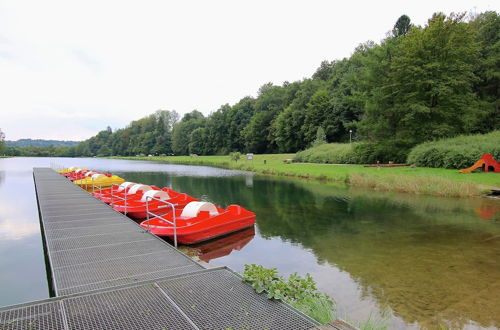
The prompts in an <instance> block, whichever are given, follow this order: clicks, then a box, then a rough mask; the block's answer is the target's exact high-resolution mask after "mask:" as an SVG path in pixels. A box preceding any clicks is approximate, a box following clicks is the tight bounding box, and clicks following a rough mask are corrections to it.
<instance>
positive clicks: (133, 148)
mask: <svg viewBox="0 0 500 330" xmlns="http://www.w3.org/2000/svg"><path fill="white" fill-rule="evenodd" d="M332 42H333V41H332ZM499 67H500V18H499V16H498V13H497V12H495V11H489V12H484V13H480V14H475V15H472V14H466V13H461V14H450V15H448V16H446V15H444V14H442V13H436V14H434V15H433V16H432V17H431V18H430V19H429V20H428V22H427V24H425V26H415V25H413V24H412V23H411V19H410V18H409V17H408V16H406V15H403V16H401V17H400V18H399V19H398V20H397V22H396V23H395V24H394V28H393V29H392V31H391V32H389V33H388V34H387V37H386V38H385V39H384V40H382V41H380V43H375V42H372V41H368V42H366V43H363V44H361V45H359V46H358V47H357V48H356V49H355V50H354V51H353V53H352V55H351V56H350V57H349V58H344V59H340V60H333V61H323V62H322V63H321V64H320V66H319V68H318V69H317V70H316V72H314V73H313V74H312V76H311V77H310V78H306V79H303V80H301V81H295V82H284V83H283V84H282V85H279V86H278V85H274V84H272V83H266V84H264V85H262V86H261V87H260V88H259V89H258V93H257V96H256V97H251V96H246V97H243V98H242V99H241V100H240V101H238V102H237V103H236V104H233V105H230V104H224V105H222V106H220V108H219V109H217V110H215V111H213V112H211V113H210V114H209V115H208V116H204V115H203V114H202V113H201V112H199V111H197V110H193V111H191V112H189V113H186V114H185V115H184V116H182V118H180V116H179V114H178V113H177V112H176V111H174V110H161V111H157V112H155V113H154V114H151V115H149V116H147V117H144V118H142V119H139V120H136V121H133V122H131V123H130V124H129V125H128V126H127V127H125V128H122V129H118V130H115V131H113V130H112V129H111V128H109V127H108V128H107V129H106V130H103V131H101V132H99V133H98V134H97V135H96V136H94V137H92V138H90V139H88V140H86V141H83V142H81V143H80V144H78V145H76V146H72V147H52V149H51V150H49V151H48V152H49V153H53V154H49V155H57V156H135V155H149V154H152V155H169V154H175V155H188V154H198V155H222V154H228V153H230V152H234V151H239V152H253V153H259V154H261V153H295V152H297V151H300V150H304V149H307V148H309V147H310V146H311V145H312V143H313V142H314V141H315V140H316V138H317V136H318V134H319V135H323V136H324V139H325V140H326V142H338V143H342V142H350V138H351V137H352V141H353V142H355V141H363V142H365V143H367V144H370V145H372V146H373V147H371V148H368V149H367V150H378V153H379V154H386V155H387V158H394V155H397V157H400V158H401V157H406V155H407V154H408V152H409V151H410V149H411V148H412V147H414V146H416V145H418V144H420V143H424V142H428V141H435V140H439V139H443V138H450V137H455V136H458V135H463V134H476V133H488V132H491V131H494V130H497V129H499V128H500V110H499V105H500V102H499V97H498V96H499V91H500V85H499V81H500V72H499ZM194 97H196V96H194ZM381 150H382V152H381ZM45 151H47V150H45ZM5 152H6V153H7V154H8V153H16V152H17V153H18V154H20V155H22V154H23V152H24V151H23V150H22V149H19V148H17V149H16V148H12V147H10V148H6V151H5ZM26 152H28V150H26ZM29 152H31V153H33V152H35V151H34V149H33V148H32V150H30V151H29Z"/></svg>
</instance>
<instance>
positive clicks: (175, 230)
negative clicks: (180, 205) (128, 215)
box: [146, 196, 177, 248]
mask: <svg viewBox="0 0 500 330" xmlns="http://www.w3.org/2000/svg"><path fill="white" fill-rule="evenodd" d="M152 200H155V201H158V202H160V203H163V204H166V205H168V206H170V207H171V208H172V221H169V220H167V219H165V218H164V217H162V215H160V214H155V213H153V212H151V211H150V210H149V202H150V201H152ZM150 215H151V216H154V217H156V218H158V219H160V220H162V221H165V222H166V223H168V224H170V225H172V226H173V228H174V246H175V248H177V220H176V216H175V205H174V204H172V203H170V202H167V201H164V200H161V199H159V198H155V197H151V196H147V197H146V223H147V224H148V231H149V232H151V229H150V228H149V226H150V224H149V219H150V217H149V216H150Z"/></svg>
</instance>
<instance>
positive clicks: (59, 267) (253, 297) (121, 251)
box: [0, 168, 317, 329]
mask: <svg viewBox="0 0 500 330" xmlns="http://www.w3.org/2000/svg"><path fill="white" fill-rule="evenodd" d="M34 179H35V186H36V191H37V197H38V203H39V210H40V216H41V223H42V228H43V234H44V238H45V244H46V249H47V253H48V257H49V262H50V270H51V273H52V279H53V281H52V282H53V287H54V290H55V293H56V298H51V299H47V300H44V301H38V302H32V303H28V304H23V305H17V306H12V307H5V308H3V309H0V329H221V328H232V329H242V328H243V329H310V328H312V327H314V326H316V325H317V323H316V322H315V321H313V320H311V319H310V318H308V317H307V316H304V315H303V314H301V313H299V312H297V311H296V310H294V309H293V308H291V307H289V306H288V305H286V304H283V303H280V302H276V301H271V300H268V299H267V298H266V297H265V296H264V295H258V294H256V293H255V292H254V291H253V289H252V288H251V287H250V286H249V285H247V284H245V283H243V282H242V281H241V278H240V277H239V276H238V275H237V274H235V273H233V272H232V271H231V270H229V269H227V268H215V269H205V268H203V267H202V266H201V265H199V264H198V263H196V262H194V261H193V260H191V259H190V258H188V257H187V256H185V255H184V254H182V253H180V252H179V251H177V250H176V249H174V248H173V247H171V246H170V245H169V244H167V243H166V242H164V241H163V240H161V239H159V238H158V237H156V236H154V235H152V234H150V233H148V232H145V231H144V230H143V229H142V228H141V227H139V226H138V225H137V224H136V223H135V222H134V221H132V220H130V219H129V218H127V217H125V216H123V215H122V214H120V213H118V212H115V211H114V210H112V209H111V208H109V207H108V206H107V205H105V204H104V203H102V202H100V201H98V200H97V199H95V198H93V197H92V196H90V195H89V194H88V193H86V192H85V191H83V190H82V189H80V188H79V187H77V186H75V185H74V184H73V183H71V182H70V181H68V180H66V179H65V178H64V177H62V176H60V175H59V174H57V173H55V172H54V171H52V170H51V169H47V168H35V169H34Z"/></svg>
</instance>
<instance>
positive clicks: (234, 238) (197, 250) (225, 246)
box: [183, 227, 255, 262]
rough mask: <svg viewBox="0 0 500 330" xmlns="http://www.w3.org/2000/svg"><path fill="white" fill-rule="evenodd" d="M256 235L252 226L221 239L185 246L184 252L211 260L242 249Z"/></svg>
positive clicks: (199, 258) (194, 256) (206, 260)
mask: <svg viewBox="0 0 500 330" xmlns="http://www.w3.org/2000/svg"><path fill="white" fill-rule="evenodd" d="M254 236H255V228H254V227H251V228H247V229H244V230H241V231H239V232H236V233H233V234H230V235H227V236H225V237H222V238H219V239H214V240H211V241H208V242H205V243H201V244H197V245H191V246H188V247H183V252H185V253H186V254H187V255H189V256H191V257H193V258H195V259H198V260H201V261H204V262H210V261H211V260H214V259H218V258H222V257H225V256H228V255H230V254H231V253H232V252H235V251H241V249H243V247H245V246H246V245H247V244H248V243H250V241H251V240H252V239H253V238H254Z"/></svg>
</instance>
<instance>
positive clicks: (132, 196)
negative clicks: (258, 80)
mask: <svg viewBox="0 0 500 330" xmlns="http://www.w3.org/2000/svg"><path fill="white" fill-rule="evenodd" d="M149 190H160V188H158V187H156V186H148V185H145V184H140V183H134V182H124V183H122V184H120V185H119V186H113V187H112V188H108V189H102V190H97V191H95V192H94V193H93V196H94V197H95V198H97V199H100V200H101V201H103V202H104V203H106V204H116V203H118V202H120V201H124V200H125V198H127V202H128V201H133V200H139V199H141V197H142V195H143V193H145V192H146V191H149Z"/></svg>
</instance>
